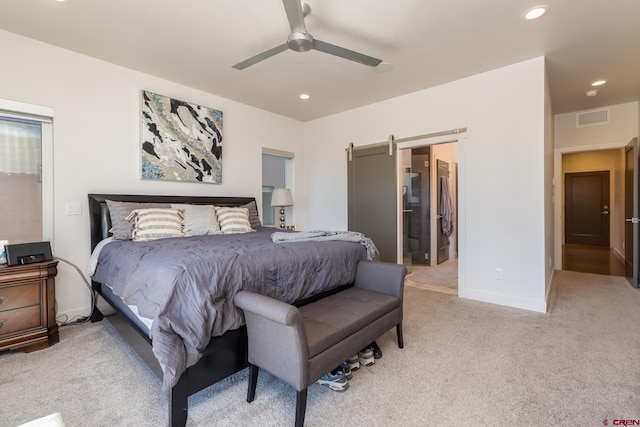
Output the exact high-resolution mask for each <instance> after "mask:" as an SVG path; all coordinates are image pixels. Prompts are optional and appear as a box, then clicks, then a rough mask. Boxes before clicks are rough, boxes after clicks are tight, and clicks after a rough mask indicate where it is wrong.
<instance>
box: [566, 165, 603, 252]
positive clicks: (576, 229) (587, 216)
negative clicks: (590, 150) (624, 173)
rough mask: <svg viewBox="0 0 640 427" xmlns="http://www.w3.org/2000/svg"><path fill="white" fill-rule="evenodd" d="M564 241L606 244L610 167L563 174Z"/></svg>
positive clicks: (579, 243) (596, 244)
mask: <svg viewBox="0 0 640 427" xmlns="http://www.w3.org/2000/svg"><path fill="white" fill-rule="evenodd" d="M564 197H565V200H564V211H565V222H564V230H565V243H567V244H578V245H593V246H609V171H597V172H581V173H567V174H565V175H564Z"/></svg>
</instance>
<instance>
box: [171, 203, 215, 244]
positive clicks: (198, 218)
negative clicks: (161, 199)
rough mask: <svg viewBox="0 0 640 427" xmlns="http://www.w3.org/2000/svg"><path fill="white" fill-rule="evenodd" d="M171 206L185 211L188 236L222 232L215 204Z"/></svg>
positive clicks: (185, 230)
mask: <svg viewBox="0 0 640 427" xmlns="http://www.w3.org/2000/svg"><path fill="white" fill-rule="evenodd" d="M171 208H172V209H180V210H181V211H182V212H183V216H184V235H185V236H186V237H190V236H206V235H207V234H222V231H220V225H219V224H218V220H217V218H216V208H215V207H214V206H213V205H189V204H171Z"/></svg>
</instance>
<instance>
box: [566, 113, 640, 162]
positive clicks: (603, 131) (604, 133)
mask: <svg viewBox="0 0 640 427" xmlns="http://www.w3.org/2000/svg"><path fill="white" fill-rule="evenodd" d="M604 108H608V109H609V123H608V124H602V125H594V126H584V127H577V126H576V114H578V113H583V112H584V111H574V112H571V113H564V114H556V115H555V116H554V123H555V125H554V140H555V148H556V149H559V148H567V147H580V148H582V149H583V150H586V149H587V147H588V146H590V145H602V144H608V143H621V144H626V143H627V142H629V141H630V140H631V138H633V137H634V136H637V135H638V114H639V112H638V102H628V103H625V104H617V105H610V106H608V107H604ZM586 111H591V110H586ZM596 149H598V148H596Z"/></svg>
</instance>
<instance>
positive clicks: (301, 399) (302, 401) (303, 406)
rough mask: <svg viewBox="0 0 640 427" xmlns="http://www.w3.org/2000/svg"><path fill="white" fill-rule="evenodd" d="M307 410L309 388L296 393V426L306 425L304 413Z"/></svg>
mask: <svg viewBox="0 0 640 427" xmlns="http://www.w3.org/2000/svg"><path fill="white" fill-rule="evenodd" d="M306 410H307V389H306V388H305V389H304V390H302V391H299V392H298V393H297V395H296V427H302V426H303V425H304V413H305V411H306Z"/></svg>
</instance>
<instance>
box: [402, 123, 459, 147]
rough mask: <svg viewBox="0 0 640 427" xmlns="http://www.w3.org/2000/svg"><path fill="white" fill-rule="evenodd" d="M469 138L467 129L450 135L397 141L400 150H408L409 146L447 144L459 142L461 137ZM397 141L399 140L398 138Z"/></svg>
mask: <svg viewBox="0 0 640 427" xmlns="http://www.w3.org/2000/svg"><path fill="white" fill-rule="evenodd" d="M460 128H461V129H466V126H461V127H460ZM466 138H467V131H466V130H465V131H464V132H460V133H454V134H449V135H439V136H431V137H429V136H426V137H424V138H420V139H412V140H411V141H404V142H397V144H396V145H397V147H398V150H406V149H407V148H417V147H426V146H428V145H434V144H445V143H448V142H459V141H460V140H461V139H466ZM396 141H398V140H397V139H396Z"/></svg>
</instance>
